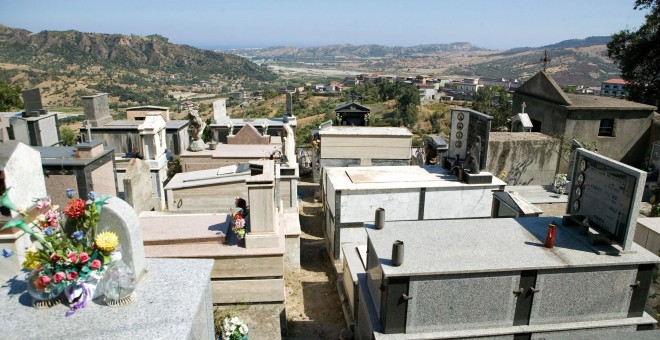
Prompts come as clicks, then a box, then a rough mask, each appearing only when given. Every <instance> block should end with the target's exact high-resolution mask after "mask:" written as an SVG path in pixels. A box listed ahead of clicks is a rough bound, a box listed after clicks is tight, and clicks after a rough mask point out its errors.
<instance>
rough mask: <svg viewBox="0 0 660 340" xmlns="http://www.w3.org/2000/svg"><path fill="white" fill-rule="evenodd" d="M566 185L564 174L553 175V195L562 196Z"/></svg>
mask: <svg viewBox="0 0 660 340" xmlns="http://www.w3.org/2000/svg"><path fill="white" fill-rule="evenodd" d="M567 183H568V180H567V179H566V174H557V175H555V182H554V188H555V193H557V194H558V195H563V194H564V188H565V187H566V184H567Z"/></svg>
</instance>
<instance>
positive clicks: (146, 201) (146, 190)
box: [124, 158, 154, 214]
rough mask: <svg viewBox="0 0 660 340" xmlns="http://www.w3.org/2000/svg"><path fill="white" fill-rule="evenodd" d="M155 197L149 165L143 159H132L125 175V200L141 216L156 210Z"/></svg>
mask: <svg viewBox="0 0 660 340" xmlns="http://www.w3.org/2000/svg"><path fill="white" fill-rule="evenodd" d="M153 196H154V194H153V188H152V185H151V171H150V170H149V165H148V164H147V163H146V162H144V161H143V160H141V159H138V158H133V159H131V161H130V162H129V164H128V168H126V174H125V175H124V200H125V201H126V202H127V203H128V204H130V205H131V206H132V207H133V209H134V210H135V212H136V213H137V214H139V213H141V212H143V211H151V210H153V209H154V203H153Z"/></svg>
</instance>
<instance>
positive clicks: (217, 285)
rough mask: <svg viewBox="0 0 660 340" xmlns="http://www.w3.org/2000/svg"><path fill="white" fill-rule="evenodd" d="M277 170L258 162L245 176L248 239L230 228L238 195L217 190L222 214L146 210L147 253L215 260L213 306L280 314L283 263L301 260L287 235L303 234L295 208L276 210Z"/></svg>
mask: <svg viewBox="0 0 660 340" xmlns="http://www.w3.org/2000/svg"><path fill="white" fill-rule="evenodd" d="M269 169H270V170H269ZM274 169H275V164H274V162H273V161H269V160H268V161H260V162H254V164H253V167H252V169H250V170H249V171H247V174H248V178H247V180H245V179H244V180H243V183H244V184H243V186H244V187H245V189H246V191H247V194H246V195H241V197H244V198H247V201H248V202H247V203H248V206H249V211H250V214H249V227H248V233H247V235H246V238H245V239H244V240H242V241H240V240H238V238H237V237H236V234H235V233H234V232H233V231H232V228H231V223H232V222H231V216H230V215H229V211H230V210H231V211H232V212H233V211H235V209H236V208H234V196H235V193H234V192H231V191H229V192H228V191H225V190H217V189H215V190H213V191H214V192H215V194H216V197H215V198H214V200H215V202H226V204H223V203H217V204H216V205H217V206H218V207H220V208H221V209H220V210H221V211H222V212H217V213H216V212H210V213H209V212H201V211H197V212H189V213H181V212H143V213H142V214H141V215H140V220H141V222H142V225H143V232H144V240H145V251H146V254H147V257H183V258H210V259H213V260H214V267H213V271H212V274H211V285H212V289H213V302H214V304H218V305H222V306H226V307H228V306H231V305H235V304H240V305H243V306H245V305H248V306H250V308H252V307H253V306H268V307H267V308H271V309H273V310H276V313H275V315H276V317H279V315H280V313H282V312H283V310H284V298H285V288H284V268H285V264H286V265H287V266H289V267H291V268H292V269H295V266H296V265H297V264H298V265H299V263H300V257H299V256H300V253H299V245H298V247H297V248H295V249H290V248H289V244H290V243H289V242H288V240H285V237H286V236H287V235H286V234H288V233H291V231H292V230H297V232H298V234H299V233H300V223H299V220H298V212H297V209H295V210H291V209H287V208H285V209H278V208H277V207H276V205H275V199H274V197H273V191H274V190H273V189H274V188H273V186H274V183H275V172H274ZM240 174H241V175H240V176H243V175H242V173H240ZM179 175H181V174H179ZM228 175H229V174H228ZM235 175H236V176H238V175H239V174H235ZM229 176H231V175H229ZM200 180H202V181H207V180H206V179H201V178H200ZM209 181H211V180H209ZM216 188H217V187H216ZM296 241H298V243H299V242H300V240H299V238H297V239H296ZM248 309H249V308H248ZM250 310H251V309H250ZM282 315H284V314H282ZM277 334H279V332H276V333H272V334H261V336H262V337H264V338H270V337H277V336H278V335H277ZM251 336H252V333H251ZM254 336H257V335H256V334H255V335H254Z"/></svg>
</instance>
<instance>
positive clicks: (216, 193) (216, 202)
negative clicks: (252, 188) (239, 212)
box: [167, 182, 248, 213]
mask: <svg viewBox="0 0 660 340" xmlns="http://www.w3.org/2000/svg"><path fill="white" fill-rule="evenodd" d="M236 196H240V197H243V198H245V199H247V197H248V193H247V187H246V185H245V182H236V183H227V184H215V185H205V186H198V187H192V188H185V189H174V190H167V197H168V210H169V211H177V210H183V211H202V212H209V211H218V212H223V213H228V212H229V210H230V209H233V208H234V198H235V197H236ZM170 197H171V198H170ZM169 202H171V203H169Z"/></svg>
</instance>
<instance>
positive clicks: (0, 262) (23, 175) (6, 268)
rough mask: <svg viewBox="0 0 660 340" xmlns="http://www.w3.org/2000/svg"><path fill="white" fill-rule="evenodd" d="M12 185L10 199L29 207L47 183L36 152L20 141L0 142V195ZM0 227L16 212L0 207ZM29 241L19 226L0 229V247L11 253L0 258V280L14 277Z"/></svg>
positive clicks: (18, 204) (44, 194)
mask: <svg viewBox="0 0 660 340" xmlns="http://www.w3.org/2000/svg"><path fill="white" fill-rule="evenodd" d="M8 188H11V191H10V192H9V193H8V195H9V199H10V200H11V201H12V202H14V204H16V206H18V207H23V208H25V209H30V210H31V208H32V206H33V205H34V203H33V199H34V198H35V197H45V196H46V184H45V180H44V173H43V170H42V167H41V156H40V155H39V152H38V151H37V150H35V149H33V148H31V147H29V146H27V145H25V144H23V143H21V142H16V141H5V142H3V143H0V195H1V194H4V193H5V191H6V190H7V189H8ZM0 211H1V213H2V216H0V226H4V224H5V223H7V222H9V221H10V220H11V219H12V218H16V217H17V216H18V214H16V213H15V212H13V211H10V210H8V209H5V208H2V209H0ZM30 243H31V241H30V237H29V235H27V234H26V233H25V232H23V231H22V230H20V229H18V228H9V229H4V230H0V249H6V250H8V251H11V253H13V255H11V256H9V257H6V258H5V257H3V258H0V282H5V281H6V280H7V279H8V278H10V277H11V276H13V275H14V274H15V273H16V272H17V271H18V270H19V269H20V268H21V263H22V262H23V261H24V260H25V248H26V247H27V246H29V245H30Z"/></svg>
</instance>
